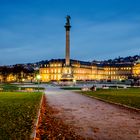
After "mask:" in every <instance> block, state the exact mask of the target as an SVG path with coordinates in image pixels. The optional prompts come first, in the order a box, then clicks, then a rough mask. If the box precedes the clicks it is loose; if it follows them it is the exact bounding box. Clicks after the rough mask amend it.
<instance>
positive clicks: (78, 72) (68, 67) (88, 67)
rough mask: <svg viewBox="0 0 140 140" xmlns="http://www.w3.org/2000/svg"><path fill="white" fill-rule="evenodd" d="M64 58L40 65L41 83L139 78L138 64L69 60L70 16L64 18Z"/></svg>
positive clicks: (139, 65) (139, 67)
mask: <svg viewBox="0 0 140 140" xmlns="http://www.w3.org/2000/svg"><path fill="white" fill-rule="evenodd" d="M66 19H67V22H66V25H65V28H66V57H65V59H52V60H50V61H48V62H47V63H46V64H43V65H41V67H40V69H39V73H40V76H41V81H42V82H49V81H64V80H73V81H75V80H76V81H81V80H82V81H86V80H126V79H128V78H129V77H132V76H140V63H139V62H138V63H131V62H128V63H92V62H85V61H79V60H72V59H70V28H71V26H70V16H67V17H66Z"/></svg>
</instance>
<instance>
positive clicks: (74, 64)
mask: <svg viewBox="0 0 140 140" xmlns="http://www.w3.org/2000/svg"><path fill="white" fill-rule="evenodd" d="M70 64H71V68H72V74H73V77H74V80H76V81H81V80H82V81H85V80H126V79H128V78H129V77H131V76H140V63H133V64H132V63H117V64H96V63H91V62H84V61H78V60H70ZM63 72H64V73H67V69H65V59H52V60H50V61H48V63H46V64H44V65H41V67H40V75H41V80H42V82H48V81H60V80H61V77H62V74H63Z"/></svg>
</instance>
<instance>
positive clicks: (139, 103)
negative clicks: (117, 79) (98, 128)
mask: <svg viewBox="0 0 140 140" xmlns="http://www.w3.org/2000/svg"><path fill="white" fill-rule="evenodd" d="M80 93H82V94H85V95H88V96H93V97H98V98H101V99H104V100H106V101H112V102H115V103H121V104H123V105H127V106H131V107H135V108H138V109H140V88H130V89H129V88H128V89H97V91H81V92H80Z"/></svg>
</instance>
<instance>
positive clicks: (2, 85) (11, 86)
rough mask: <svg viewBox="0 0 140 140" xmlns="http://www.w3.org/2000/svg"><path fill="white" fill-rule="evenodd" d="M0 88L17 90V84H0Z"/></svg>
mask: <svg viewBox="0 0 140 140" xmlns="http://www.w3.org/2000/svg"><path fill="white" fill-rule="evenodd" d="M0 88H1V90H2V91H16V90H18V86H17V85H14V84H1V85H0Z"/></svg>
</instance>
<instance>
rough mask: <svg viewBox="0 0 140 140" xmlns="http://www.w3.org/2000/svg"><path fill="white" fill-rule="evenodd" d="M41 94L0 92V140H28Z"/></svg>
mask: <svg viewBox="0 0 140 140" xmlns="http://www.w3.org/2000/svg"><path fill="white" fill-rule="evenodd" d="M41 95H42V93H39V92H37V93H29V92H28V93H26V92H24V93H21V92H0V139H1V140H10V139H11V140H12V139H30V135H31V132H32V129H33V124H34V122H35V119H36V116H37V110H38V107H39V103H40V100H41Z"/></svg>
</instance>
